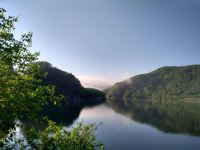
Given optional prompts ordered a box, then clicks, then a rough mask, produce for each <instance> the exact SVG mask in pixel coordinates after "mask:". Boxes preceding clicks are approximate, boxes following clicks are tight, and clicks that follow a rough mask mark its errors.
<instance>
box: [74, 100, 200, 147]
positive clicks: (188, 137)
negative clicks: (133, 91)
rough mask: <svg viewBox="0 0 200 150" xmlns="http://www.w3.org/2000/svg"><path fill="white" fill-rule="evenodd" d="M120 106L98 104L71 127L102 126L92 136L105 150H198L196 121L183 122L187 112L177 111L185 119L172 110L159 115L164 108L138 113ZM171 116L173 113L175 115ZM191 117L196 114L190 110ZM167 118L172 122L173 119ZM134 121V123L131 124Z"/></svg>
mask: <svg viewBox="0 0 200 150" xmlns="http://www.w3.org/2000/svg"><path fill="white" fill-rule="evenodd" d="M123 105H124V104H121V103H119V104H115V105H114V106H113V104H112V106H111V105H107V104H101V105H98V106H95V107H91V108H84V109H82V110H81V112H80V115H79V117H78V118H77V119H76V120H75V121H74V123H73V124H75V123H76V122H81V121H84V122H85V123H96V124H100V123H103V124H101V125H100V126H99V128H98V130H97V131H96V135H97V139H98V140H99V141H102V142H103V143H104V144H105V147H106V149H108V150H124V149H126V150H134V149H144V150H145V149H150V150H153V149H159V150H165V149H166V150H168V149H169V150H172V149H174V150H179V149H180V150H184V149H185V150H199V149H200V136H199V135H200V134H199V128H200V126H199V124H198V123H199V121H198V120H196V121H195V119H194V120H190V119H192V116H191V117H189V118H190V119H188V120H184V119H187V115H190V114H188V112H187V109H186V110H183V109H182V107H181V108H180V110H181V111H182V110H183V111H186V113H187V115H185V113H183V112H179V108H177V109H174V110H173V108H172V110H169V111H170V113H172V114H168V112H166V111H162V109H163V110H166V109H167V108H166V109H165V108H162V109H161V110H157V109H159V108H156V109H153V108H151V107H150V106H148V108H142V110H140V109H141V108H136V109H133V107H131V105H130V104H128V106H129V107H130V108H131V110H130V109H129V107H124V106H123ZM118 106H120V107H121V108H120V107H118ZM113 107H114V108H113ZM145 107H147V106H145ZM159 107H160V105H159ZM170 108H171V107H170ZM123 109H124V110H123ZM144 111H145V112H144ZM151 111H152V112H151ZM145 113H146V114H145ZM173 113H176V115H175V114H173ZM192 113H196V112H195V111H194V110H192ZM154 115H156V116H155V118H156V119H155V118H152V116H154ZM166 115H168V116H166ZM177 115H178V116H177ZM171 116H174V117H175V118H174V119H173V118H171ZM134 117H135V118H136V120H134ZM176 117H178V118H176ZM180 117H185V118H180ZM196 119H198V118H196ZM186 123H187V124H186ZM190 123H192V125H190ZM195 123H196V124H195ZM196 126H198V127H196Z"/></svg>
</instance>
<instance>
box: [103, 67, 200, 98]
mask: <svg viewBox="0 0 200 150" xmlns="http://www.w3.org/2000/svg"><path fill="white" fill-rule="evenodd" d="M106 94H107V95H106V96H107V98H110V99H115V98H123V99H149V100H151V99H153V100H157V99H165V100H166V99H177V98H199V97H200V65H190V66H184V67H163V68H160V69H157V70H155V71H153V72H150V73H147V74H142V75H137V76H134V77H132V78H130V79H128V80H125V81H123V82H119V83H116V84H115V85H114V86H113V87H111V88H110V89H109V90H107V93H106Z"/></svg>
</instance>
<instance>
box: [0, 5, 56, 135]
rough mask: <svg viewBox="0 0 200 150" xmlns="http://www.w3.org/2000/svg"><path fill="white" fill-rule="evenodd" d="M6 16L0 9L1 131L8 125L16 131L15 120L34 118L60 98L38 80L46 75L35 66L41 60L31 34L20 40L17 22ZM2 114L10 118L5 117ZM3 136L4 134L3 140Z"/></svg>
mask: <svg viewBox="0 0 200 150" xmlns="http://www.w3.org/2000/svg"><path fill="white" fill-rule="evenodd" d="M5 13H6V11H5V10H4V9H3V8H0V110H1V113H0V116H1V121H0V126H1V127H2V129H4V128H3V126H6V128H8V127H7V126H8V124H9V125H10V126H11V127H13V126H14V125H13V124H14V122H13V121H14V119H16V118H18V119H21V118H35V117H36V115H37V114H38V112H39V111H41V109H42V106H43V105H45V104H47V103H48V101H58V100H59V97H56V96H54V87H53V86H44V85H41V84H40V83H41V80H39V79H38V78H37V77H38V76H40V77H44V76H45V74H41V73H40V72H39V66H37V65H35V64H34V63H33V62H35V61H36V60H37V59H38V55H39V53H33V52H31V51H30V48H31V46H32V33H28V34H24V35H22V36H21V39H20V40H18V39H16V38H15V37H14V34H13V31H14V30H15V27H14V23H15V22H17V21H18V18H16V17H12V16H6V14H5ZM3 114H9V115H6V117H5V115H3ZM3 117H5V119H4V118H3ZM8 118H9V119H8ZM9 120H10V121H9ZM5 122H7V123H6V125H5ZM11 124H12V125H11ZM0 129H1V128H0ZM3 131H4V130H3ZM4 132H7V131H4ZM3 135H5V134H3V133H1V134H0V138H2V136H3Z"/></svg>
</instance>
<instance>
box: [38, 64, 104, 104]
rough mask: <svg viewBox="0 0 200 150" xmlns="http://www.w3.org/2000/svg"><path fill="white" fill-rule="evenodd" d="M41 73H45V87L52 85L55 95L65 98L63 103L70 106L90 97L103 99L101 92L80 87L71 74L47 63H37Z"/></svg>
mask: <svg viewBox="0 0 200 150" xmlns="http://www.w3.org/2000/svg"><path fill="white" fill-rule="evenodd" d="M37 64H38V65H39V66H40V71H41V72H42V73H47V76H46V78H44V79H42V80H43V84H45V85H54V86H55V87H56V94H58V95H59V94H62V95H64V96H65V101H66V102H67V103H70V104H78V103H80V101H81V100H83V101H84V100H85V101H86V100H87V99H88V98H90V97H104V96H105V95H104V94H103V92H101V91H99V90H96V89H90V88H84V87H82V85H81V83H80V81H79V80H78V78H76V77H75V76H74V75H73V74H71V73H68V72H65V71H62V70H60V69H58V68H55V67H53V66H52V65H51V64H50V63H48V62H37Z"/></svg>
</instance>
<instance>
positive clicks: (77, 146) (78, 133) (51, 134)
mask: <svg viewBox="0 0 200 150" xmlns="http://www.w3.org/2000/svg"><path fill="white" fill-rule="evenodd" d="M96 129H97V126H96V125H94V124H91V125H84V124H82V123H78V124H77V126H76V127H73V128H72V129H71V131H69V130H66V129H65V128H64V127H63V126H61V125H58V124H56V123H54V122H52V121H49V125H48V127H47V128H46V129H45V130H43V131H41V132H39V134H37V131H36V130H35V129H31V130H30V131H29V132H28V134H27V139H28V140H29V143H30V145H31V146H32V147H33V148H35V149H38V150H43V149H45V150H55V149H60V150H94V149H95V148H99V147H101V149H104V146H103V144H101V143H97V142H96V141H95V135H94V131H95V130H96Z"/></svg>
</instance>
